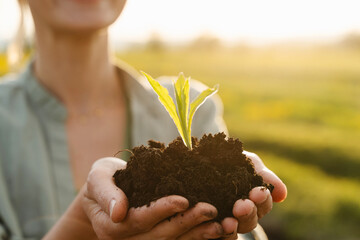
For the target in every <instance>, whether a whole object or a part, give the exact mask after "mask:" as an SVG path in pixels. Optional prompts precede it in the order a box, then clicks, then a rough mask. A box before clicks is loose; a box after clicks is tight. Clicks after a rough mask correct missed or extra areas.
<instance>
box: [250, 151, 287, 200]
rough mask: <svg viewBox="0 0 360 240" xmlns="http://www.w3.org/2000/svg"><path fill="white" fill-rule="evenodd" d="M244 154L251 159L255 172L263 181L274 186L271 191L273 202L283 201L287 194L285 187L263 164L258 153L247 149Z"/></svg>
mask: <svg viewBox="0 0 360 240" xmlns="http://www.w3.org/2000/svg"><path fill="white" fill-rule="evenodd" d="M244 154H245V155H246V156H247V157H248V158H250V159H251V161H252V162H253V164H254V166H255V171H256V173H257V174H259V175H260V176H262V178H263V179H264V182H266V183H271V184H272V185H273V186H274V190H273V191H272V193H271V195H272V198H273V200H274V202H282V201H284V200H285V199H286V196H287V188H286V185H285V184H284V183H283V182H282V181H281V179H280V178H279V177H278V176H277V175H276V174H275V173H273V172H272V171H271V170H270V169H268V168H267V167H266V166H265V165H264V163H263V162H262V160H261V159H260V157H259V156H258V155H256V154H255V153H251V152H247V151H244Z"/></svg>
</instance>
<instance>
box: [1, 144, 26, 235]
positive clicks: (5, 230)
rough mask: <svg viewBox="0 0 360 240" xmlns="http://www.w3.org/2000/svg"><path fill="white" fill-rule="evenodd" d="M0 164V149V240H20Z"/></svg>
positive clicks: (18, 229)
mask: <svg viewBox="0 0 360 240" xmlns="http://www.w3.org/2000/svg"><path fill="white" fill-rule="evenodd" d="M2 164H3V162H2V159H1V149H0V240H8V239H22V237H21V230H20V227H19V223H18V221H17V217H16V215H15V212H14V210H13V206H12V204H11V201H10V198H9V195H8V191H7V187H6V181H5V177H4V175H3V168H2Z"/></svg>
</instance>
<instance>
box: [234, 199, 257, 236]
mask: <svg viewBox="0 0 360 240" xmlns="http://www.w3.org/2000/svg"><path fill="white" fill-rule="evenodd" d="M233 215H234V217H235V218H236V219H237V220H238V229H237V230H238V232H239V233H247V232H250V231H251V230H253V229H254V228H255V227H256V225H257V222H258V216H257V208H256V206H255V204H254V203H253V202H252V201H251V200H249V199H245V200H242V199H240V200H238V201H236V202H235V204H234V208H233Z"/></svg>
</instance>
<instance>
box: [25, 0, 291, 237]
mask: <svg viewBox="0 0 360 240" xmlns="http://www.w3.org/2000/svg"><path fill="white" fill-rule="evenodd" d="M28 4H29V6H30V9H31V12H32V15H33V18H34V22H35V31H36V46H37V52H36V56H35V62H34V72H35V74H36V76H37V77H38V79H39V81H40V82H41V83H42V84H43V85H44V86H45V87H46V88H47V89H48V90H49V91H51V92H52V93H53V94H54V95H55V96H57V97H58V99H59V100H60V101H61V102H62V103H63V104H64V106H65V107H66V109H67V112H68V117H67V121H66V131H67V137H68V142H69V151H70V162H71V170H72V173H73V179H74V185H75V186H76V188H77V189H78V190H79V194H78V195H77V197H76V198H75V200H74V201H73V202H72V204H71V205H70V206H69V208H68V210H67V211H66V212H65V213H64V215H63V216H62V217H61V218H60V220H59V221H58V222H57V223H56V224H55V226H54V227H53V228H52V229H51V230H50V231H49V233H48V234H47V235H46V236H45V237H44V239H129V240H130V239H140V240H141V239H181V240H185V239H209V238H220V237H222V238H223V239H236V238H237V237H236V233H237V232H239V233H245V232H249V231H251V230H252V229H254V228H255V227H256V224H257V221H258V219H259V218H261V217H263V216H264V215H265V214H267V213H268V212H269V211H270V210H271V208H272V204H273V201H275V202H281V201H283V200H284V199H285V198H286V187H285V185H284V184H283V183H282V181H281V180H280V179H279V178H278V177H277V176H276V175H275V174H274V173H273V172H271V171H270V170H268V169H267V168H266V167H265V166H264V164H263V163H262V161H261V159H260V158H259V157H258V156H257V155H255V154H252V153H247V155H248V156H249V157H250V158H251V159H252V160H253V162H254V165H255V167H256V171H257V172H258V173H259V174H261V175H262V176H263V177H264V179H265V181H266V182H268V183H272V184H273V185H274V186H275V190H274V191H273V193H272V195H271V194H270V192H269V191H267V190H266V191H264V190H263V189H261V188H254V189H253V190H252V191H251V193H250V199H249V200H238V201H237V202H236V203H235V205H234V209H233V214H234V216H235V218H226V219H224V220H223V221H222V222H221V223H220V224H219V223H214V222H211V221H210V222H209V220H211V219H213V218H215V216H216V215H217V210H216V209H215V207H213V206H211V205H210V204H207V203H199V204H197V205H196V206H195V207H194V208H191V209H188V201H187V200H186V199H185V198H183V197H181V196H169V197H165V198H162V199H159V200H157V201H156V202H153V203H152V204H151V205H150V206H149V207H141V208H137V209H128V200H127V198H126V196H125V194H124V193H123V192H122V191H121V189H119V188H117V187H116V186H115V184H114V183H113V181H112V175H113V173H114V172H115V170H117V169H121V168H125V167H126V163H125V162H124V161H122V160H120V159H117V158H102V159H100V160H97V159H99V158H101V157H103V156H111V155H113V153H114V152H117V150H118V149H119V148H121V146H123V144H124V143H123V139H124V134H125V127H126V111H125V106H126V104H125V99H124V97H123V96H124V93H123V91H124V89H123V88H122V85H121V81H122V79H121V78H120V77H119V75H118V74H117V72H116V68H115V67H114V65H113V64H112V63H111V62H110V60H109V59H110V58H109V53H108V41H107V38H108V36H107V28H108V27H109V25H110V24H111V23H113V22H114V21H115V20H116V18H117V17H118V16H119V15H120V13H121V11H122V9H123V7H124V5H125V1H124V0H28ZM99 109H101V111H100V112H99ZM98 139H102V141H98ZM94 146H96V148H95V147H94ZM96 160H97V161H96ZM171 216H173V217H172V218H171V221H168V218H169V217H171Z"/></svg>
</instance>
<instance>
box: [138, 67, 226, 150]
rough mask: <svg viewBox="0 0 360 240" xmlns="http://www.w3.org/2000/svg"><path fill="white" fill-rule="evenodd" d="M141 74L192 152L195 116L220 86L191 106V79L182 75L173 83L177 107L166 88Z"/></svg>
mask: <svg viewBox="0 0 360 240" xmlns="http://www.w3.org/2000/svg"><path fill="white" fill-rule="evenodd" d="M141 73H142V74H144V75H145V77H146V78H147V80H148V81H149V83H150V85H151V86H152V88H153V89H154V91H155V92H156V94H157V95H158V97H159V101H160V102H161V104H162V105H163V106H164V107H165V109H166V111H167V112H168V113H169V115H170V117H171V118H172V120H173V121H174V123H175V125H176V128H177V130H178V131H179V133H180V136H181V138H182V140H183V142H184V144H185V146H187V147H188V148H189V149H190V150H191V149H192V145H191V123H192V120H193V117H194V114H195V112H196V110H197V109H198V108H199V107H200V106H201V105H202V104H203V103H204V102H205V101H206V99H207V98H208V97H210V96H211V95H213V94H215V93H216V92H217V91H218V89H219V86H218V85H215V86H214V87H213V88H208V89H206V90H204V91H203V92H201V93H200V94H199V95H198V96H197V97H196V98H195V99H194V101H192V103H191V104H190V103H189V102H190V83H189V81H190V78H187V79H185V76H184V74H183V73H180V74H179V77H178V79H177V80H176V81H173V86H174V90H175V99H176V105H175V103H174V101H173V99H172V98H171V96H170V95H169V92H168V90H167V89H166V88H165V87H163V86H161V85H160V83H159V82H158V81H156V80H155V79H153V78H152V77H151V76H150V75H149V74H147V73H145V72H141Z"/></svg>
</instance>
